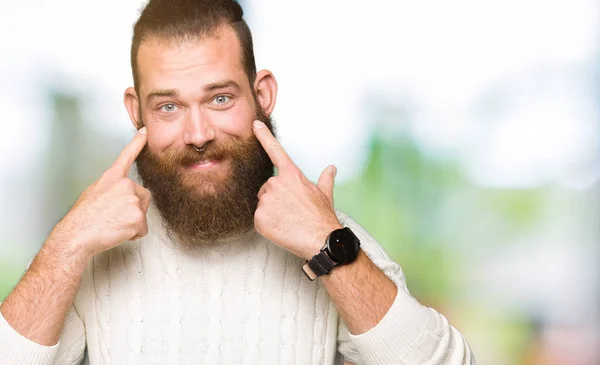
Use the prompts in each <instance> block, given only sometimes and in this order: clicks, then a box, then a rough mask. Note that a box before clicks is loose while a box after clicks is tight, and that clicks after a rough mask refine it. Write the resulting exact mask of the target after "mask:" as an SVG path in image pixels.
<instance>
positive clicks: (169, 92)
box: [146, 89, 179, 104]
mask: <svg viewBox="0 0 600 365" xmlns="http://www.w3.org/2000/svg"><path fill="white" fill-rule="evenodd" d="M161 96H169V97H177V96H179V91H178V90H176V89H165V90H152V91H150V94H148V97H147V98H146V103H147V104H150V102H151V101H152V99H154V98H159V97H161Z"/></svg>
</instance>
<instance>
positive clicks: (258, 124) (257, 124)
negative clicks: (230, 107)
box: [252, 120, 265, 129]
mask: <svg viewBox="0 0 600 365" xmlns="http://www.w3.org/2000/svg"><path fill="white" fill-rule="evenodd" d="M252 125H253V126H254V128H256V129H260V128H262V127H264V126H265V124H264V123H263V122H261V121H260V120H255V121H254V122H253V123H252Z"/></svg>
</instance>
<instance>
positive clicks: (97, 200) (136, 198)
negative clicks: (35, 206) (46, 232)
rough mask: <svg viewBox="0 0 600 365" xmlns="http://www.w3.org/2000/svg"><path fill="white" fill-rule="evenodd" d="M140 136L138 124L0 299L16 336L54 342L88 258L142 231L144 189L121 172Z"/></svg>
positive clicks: (145, 204) (130, 161)
mask: <svg viewBox="0 0 600 365" xmlns="http://www.w3.org/2000/svg"><path fill="white" fill-rule="evenodd" d="M146 142H147V136H146V128H142V129H140V130H139V131H138V133H137V134H136V135H135V137H133V140H132V141H131V142H130V143H129V144H128V145H127V146H126V147H125V149H123V152H121V154H120V155H119V157H118V158H117V160H116V161H115V162H114V163H113V165H112V166H111V167H110V168H109V169H108V170H106V172H104V174H102V176H100V178H99V179H98V180H97V181H95V182H94V183H93V184H92V185H90V186H89V187H88V188H87V189H85V191H84V192H83V194H81V196H80V197H79V199H78V200H77V202H76V203H75V205H74V206H73V208H71V210H70V211H69V213H68V214H67V215H66V216H65V217H64V218H63V219H62V220H61V221H60V222H59V223H58V224H57V225H56V226H55V227H54V229H53V230H52V232H51V233H50V236H48V239H47V240H46V243H45V244H44V245H43V247H42V249H41V250H40V252H38V254H37V256H36V257H35V259H34V260H33V262H32V263H31V266H30V267H29V269H28V270H27V272H26V273H25V275H23V277H22V278H21V281H20V282H19V284H17V286H16V287H15V289H14V290H13V291H12V292H11V293H10V294H9V295H8V297H7V298H6V300H5V301H4V303H2V307H1V308H0V309H1V312H2V313H1V314H2V316H3V317H4V319H5V320H6V322H7V323H8V324H9V325H10V326H11V327H12V328H13V329H14V330H15V331H17V332H18V333H19V334H20V335H21V336H24V337H25V338H27V339H29V340H30V341H33V342H36V343H38V344H41V345H44V346H52V345H54V344H56V343H57V342H58V339H59V336H60V333H61V330H62V327H63V324H64V323H65V318H66V313H67V311H68V309H69V307H70V306H71V304H72V303H73V298H74V297H75V294H76V292H77V289H78V287H79V283H80V282H81V277H82V275H83V271H84V270H85V268H86V266H87V263H88V260H89V259H90V258H91V257H92V256H93V255H95V254H97V253H99V252H102V251H105V250H108V249H110V248H112V247H115V246H117V245H119V244H121V243H123V242H125V241H127V240H130V239H135V238H138V237H142V236H144V235H146V233H148V225H147V223H146V212H147V210H148V204H149V203H150V192H149V191H148V190H146V189H145V188H143V187H142V186H140V185H138V184H136V183H135V182H133V181H132V180H130V179H128V178H127V173H128V172H129V169H130V168H131V165H133V163H134V161H135V159H136V158H137V156H138V155H139V154H140V152H141V151H142V149H143V148H144V146H145V145H146ZM1 324H2V323H1V322H0V325H1ZM3 330H4V331H5V333H9V332H10V331H8V330H7V329H6V328H4V329H2V328H0V333H2V331H3ZM13 340H14V338H13ZM2 345H3V343H2V342H0V363H5V361H4V360H5V358H4V357H5V356H9V357H10V354H9V355H7V353H10V351H11V350H12V348H10V347H6V346H5V347H3V346H2ZM3 352H4V354H3ZM21 355H22V354H20V355H19V356H21ZM23 356H24V355H23Z"/></svg>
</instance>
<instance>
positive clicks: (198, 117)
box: [183, 109, 215, 147]
mask: <svg viewBox="0 0 600 365" xmlns="http://www.w3.org/2000/svg"><path fill="white" fill-rule="evenodd" d="M213 139H215V129H214V127H213V124H212V122H211V120H210V116H209V115H207V114H206V113H203V112H202V110H200V109H195V110H194V109H191V110H190V112H189V113H188V115H187V116H186V118H185V121H184V127H183V141H184V142H185V144H187V145H193V146H197V147H201V146H204V145H205V144H207V143H208V142H210V141H212V140H213Z"/></svg>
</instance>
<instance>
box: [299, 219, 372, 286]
mask: <svg viewBox="0 0 600 365" xmlns="http://www.w3.org/2000/svg"><path fill="white" fill-rule="evenodd" d="M359 250H360V240H359V239H358V237H356V235H354V233H353V232H352V230H350V228H348V227H346V228H340V229H336V230H335V231H333V232H331V233H330V234H329V236H327V240H325V245H324V246H323V248H322V249H321V252H319V253H318V254H317V255H315V256H313V258H312V260H310V261H307V262H306V263H305V264H304V265H302V271H303V272H304V274H305V275H306V277H307V278H309V279H310V280H311V281H313V280H315V279H316V278H317V277H319V276H321V275H327V274H329V273H330V272H331V270H332V269H333V268H334V267H336V266H338V265H345V264H349V263H351V262H352V261H354V260H356V257H357V256H358V252H359Z"/></svg>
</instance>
